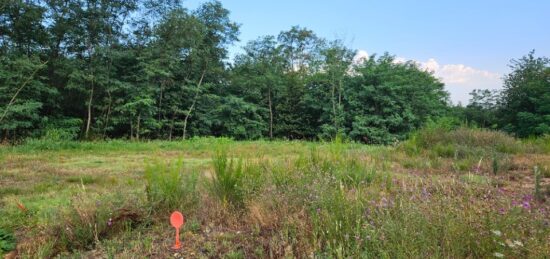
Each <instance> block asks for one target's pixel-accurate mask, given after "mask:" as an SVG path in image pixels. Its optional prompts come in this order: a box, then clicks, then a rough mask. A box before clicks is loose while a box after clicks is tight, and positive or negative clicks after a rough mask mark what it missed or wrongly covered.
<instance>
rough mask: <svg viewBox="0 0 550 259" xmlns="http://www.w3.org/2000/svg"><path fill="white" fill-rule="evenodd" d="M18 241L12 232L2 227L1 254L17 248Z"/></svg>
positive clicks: (0, 230) (0, 235) (0, 234)
mask: <svg viewBox="0 0 550 259" xmlns="http://www.w3.org/2000/svg"><path fill="white" fill-rule="evenodd" d="M15 245H16V241H15V237H14V236H13V234H12V233H10V232H8V231H7V230H5V229H2V228H0V255H1V254H2V253H3V252H10V251H12V250H14V249H15Z"/></svg>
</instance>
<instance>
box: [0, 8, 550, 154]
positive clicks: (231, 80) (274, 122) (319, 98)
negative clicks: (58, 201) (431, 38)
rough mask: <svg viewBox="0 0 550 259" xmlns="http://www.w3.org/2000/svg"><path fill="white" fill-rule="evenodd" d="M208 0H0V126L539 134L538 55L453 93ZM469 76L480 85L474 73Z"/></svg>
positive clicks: (547, 99) (164, 132)
mask: <svg viewBox="0 0 550 259" xmlns="http://www.w3.org/2000/svg"><path fill="white" fill-rule="evenodd" d="M238 36H239V24H238V23H236V22H235V21H232V20H231V19H230V12H229V10H227V9H225V8H224V7H223V6H222V4H221V3H220V2H217V1H212V2H207V3H204V4H202V5H201V6H200V7H198V8H197V9H195V10H188V9H185V8H183V7H182V5H181V3H180V1H178V0H163V1H151V0H123V1H106V0H2V1H1V2H0V138H1V139H2V140H3V141H4V142H5V143H18V142H20V141H23V140H24V139H26V138H43V137H57V138H63V139H85V140H95V139H112V138H127V139H136V140H139V139H169V140H173V139H181V138H189V137H192V136H227V137H232V138H235V139H259V138H266V139H267V138H285V139H319V138H320V139H330V138H333V137H334V136H336V135H337V134H340V135H342V136H345V137H347V138H350V139H353V140H356V141H361V142H365V143H382V144H387V143H393V142H395V141H398V140H401V139H404V138H405V137H406V136H407V134H408V133H410V132H411V131H414V130H416V129H418V128H419V127H421V126H422V125H424V124H425V123H426V122H428V121H433V120H436V119H438V118H441V117H445V118H452V120H454V121H456V122H457V123H468V124H469V125H475V126H478V127H486V128H492V129H501V130H504V131H506V132H509V133H512V134H514V135H516V136H519V137H529V136H537V135H543V134H548V133H550V60H549V59H548V58H546V57H537V56H536V55H535V53H534V51H532V52H530V53H528V54H527V55H526V56H524V57H522V58H520V59H518V60H512V62H511V65H510V67H511V72H510V74H508V75H506V76H505V78H503V79H504V83H503V84H504V85H503V90H501V91H488V90H476V91H474V92H472V99H471V101H470V103H469V104H468V105H467V106H466V107H462V106H453V105H452V104H451V103H450V101H449V97H448V93H447V92H446V91H445V90H444V84H443V83H442V81H441V80H440V79H438V78H436V77H435V76H434V74H433V73H432V72H430V71H426V70H425V69H422V68H421V67H420V66H419V65H418V64H416V63H415V62H413V61H408V62H397V61H396V60H395V58H394V57H393V56H392V55H390V54H387V53H386V54H383V55H380V56H377V55H371V56H370V57H369V58H364V59H361V60H357V59H354V56H355V53H356V51H355V50H353V49H350V48H348V47H347V46H346V45H345V44H344V43H343V42H342V41H340V40H327V39H323V38H321V37H319V36H317V35H316V34H315V33H314V32H313V31H311V30H308V29H306V28H303V27H298V26H296V27H292V28H290V29H289V30H287V31H282V32H281V33H280V34H279V35H268V36H263V37H260V38H258V39H257V40H254V41H252V42H248V43H246V46H245V47H244V50H243V51H242V52H240V53H239V54H237V55H236V56H235V57H234V58H232V59H230V58H229V54H228V48H229V46H231V45H232V44H235V43H236V42H237V41H238V40H239V38H238ZM479 87H480V88H483V86H482V85H480V86H479Z"/></svg>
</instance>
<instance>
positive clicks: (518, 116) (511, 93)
mask: <svg viewBox="0 0 550 259" xmlns="http://www.w3.org/2000/svg"><path fill="white" fill-rule="evenodd" d="M510 68H511V69H512V72H511V73H510V74H508V75H506V76H505V78H504V90H503V95H502V100H501V102H502V110H501V114H500V117H501V118H502V125H503V126H504V129H505V130H507V131H509V132H512V133H515V134H516V135H517V136H519V137H527V136H531V135H535V136H537V135H542V134H548V133H550V59H549V58H546V57H535V51H531V52H529V54H527V55H526V56H524V57H522V58H520V59H518V60H515V59H514V60H512V64H511V65H510Z"/></svg>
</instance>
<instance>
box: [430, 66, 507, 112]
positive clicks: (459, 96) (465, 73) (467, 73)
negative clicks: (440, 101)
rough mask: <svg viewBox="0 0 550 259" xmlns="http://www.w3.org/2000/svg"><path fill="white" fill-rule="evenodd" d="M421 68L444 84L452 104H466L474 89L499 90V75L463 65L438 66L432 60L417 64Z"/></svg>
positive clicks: (500, 83) (500, 82) (500, 85)
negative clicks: (431, 73)
mask: <svg viewBox="0 0 550 259" xmlns="http://www.w3.org/2000/svg"><path fill="white" fill-rule="evenodd" d="M419 65H420V67H421V68H424V69H426V70H428V71H431V72H433V73H434V75H435V76H436V77H438V78H440V79H441V81H442V82H443V83H445V89H446V90H447V91H448V92H449V93H450V97H451V101H452V102H453V103H455V104H456V103H459V102H460V103H462V104H464V105H465V104H467V103H468V101H469V100H470V92H472V91H473V90H474V89H500V88H501V87H502V80H501V77H502V76H501V75H500V74H498V73H494V72H490V71H487V70H482V69H477V68H473V67H470V66H467V65H464V64H439V62H437V60H435V59H434V58H430V59H428V60H427V61H425V62H419Z"/></svg>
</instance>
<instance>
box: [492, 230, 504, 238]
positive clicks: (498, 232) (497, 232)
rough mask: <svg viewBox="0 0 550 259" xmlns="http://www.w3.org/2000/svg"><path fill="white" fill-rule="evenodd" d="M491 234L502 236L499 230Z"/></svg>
mask: <svg viewBox="0 0 550 259" xmlns="http://www.w3.org/2000/svg"><path fill="white" fill-rule="evenodd" d="M491 232H493V234H495V236H498V237H499V236H501V235H502V232H500V231H499V230H491Z"/></svg>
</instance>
